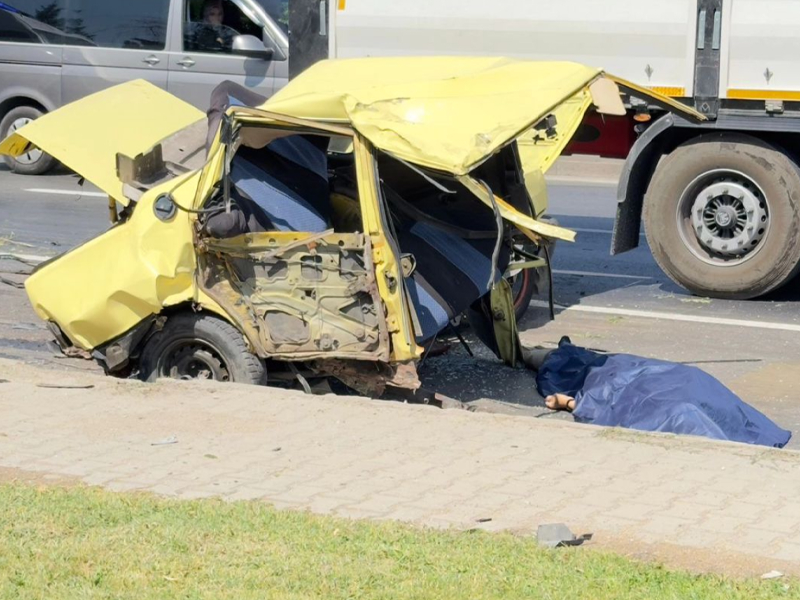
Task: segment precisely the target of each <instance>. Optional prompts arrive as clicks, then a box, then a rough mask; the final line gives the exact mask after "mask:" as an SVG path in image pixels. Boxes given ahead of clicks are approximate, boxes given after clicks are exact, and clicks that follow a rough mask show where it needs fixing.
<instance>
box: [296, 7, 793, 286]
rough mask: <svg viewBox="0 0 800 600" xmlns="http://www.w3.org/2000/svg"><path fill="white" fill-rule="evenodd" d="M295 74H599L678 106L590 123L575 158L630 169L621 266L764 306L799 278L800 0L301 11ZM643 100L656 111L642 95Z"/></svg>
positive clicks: (639, 104)
mask: <svg viewBox="0 0 800 600" xmlns="http://www.w3.org/2000/svg"><path fill="white" fill-rule="evenodd" d="M289 29H290V36H289V37H290V39H289V47H290V50H289V55H290V56H289V70H290V76H291V74H292V73H297V72H299V71H300V70H302V69H304V68H307V67H308V66H309V65H310V64H312V63H313V62H315V61H316V60H319V59H322V58H329V57H335V58H354V57H367V56H403V55H501V56H508V57H517V58H525V59H534V60H566V61H575V62H580V63H584V64H587V65H590V66H595V67H601V68H603V69H605V70H606V71H607V72H609V73H612V74H614V75H616V76H619V77H622V78H624V79H627V80H630V81H632V82H634V83H636V84H639V85H640V86H642V87H643V88H648V89H650V90H653V91H656V92H660V93H661V94H664V95H666V96H669V97H672V98H675V99H678V100H679V101H680V102H682V103H684V104H687V105H689V106H691V107H693V108H695V109H696V110H698V111H699V112H701V113H702V114H703V115H705V117H706V121H704V122H702V123H697V122H691V121H689V120H685V119H683V118H681V117H680V116H677V115H676V114H674V113H671V112H669V111H666V110H663V108H662V107H661V106H658V105H657V104H654V103H653V102H651V101H648V100H646V99H640V98H637V97H635V95H628V96H627V97H626V98H625V104H626V107H627V112H626V114H625V115H624V116H619V117H609V116H602V117H601V116H600V115H597V114H592V113H590V114H589V115H588V116H587V117H586V119H585V121H584V122H583V123H582V125H581V127H580V128H579V130H578V131H577V133H576V134H575V137H574V139H573V140H572V142H571V144H570V146H569V148H568V149H567V151H566V153H567V154H593V155H598V156H603V157H610V158H618V159H624V161H625V162H624V167H623V170H622V175H621V177H620V181H619V185H618V190H617V201H618V207H617V215H616V220H615V225H614V231H613V236H612V242H611V253H612V254H615V255H616V254H620V253H623V252H626V251H629V250H632V249H633V248H635V247H637V246H638V245H639V244H640V239H641V228H642V223H643V224H644V230H645V234H646V239H647V242H648V243H649V245H650V249H651V251H652V253H653V256H654V257H655V260H656V261H657V262H658V264H659V266H660V267H661V268H662V270H663V271H664V272H665V273H666V274H667V275H668V276H669V277H670V278H671V279H672V280H674V281H675V282H676V283H678V284H679V285H681V286H683V287H684V288H686V289H688V290H689V291H691V292H693V293H695V294H698V295H701V296H709V297H716V298H731V299H749V298H755V297H759V296H762V295H765V294H768V293H769V292H772V291H774V290H777V289H778V288H780V287H781V286H783V285H785V284H787V283H788V282H790V281H791V280H792V279H793V278H795V276H796V275H797V274H798V271H799V270H800V170H798V164H800V162H798V161H799V160H800V157H798V150H800V145H798V142H800V68H798V67H800V58H798V56H800V37H798V35H797V32H798V30H800V2H797V1H791V0H789V1H787V0H668V1H665V0H640V1H639V2H635V3H633V2H630V1H628V0H604V1H603V2H598V1H597V0H561V1H560V2H552V0H526V1H525V2H520V1H519V0H495V1H494V2H490V3H489V2H469V1H465V0H404V1H403V2H397V1H395V0H323V1H322V2H320V0H292V2H291V3H290V7H289ZM643 97H646V96H645V95H644V94H643Z"/></svg>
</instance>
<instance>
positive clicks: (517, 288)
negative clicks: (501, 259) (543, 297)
mask: <svg viewBox="0 0 800 600" xmlns="http://www.w3.org/2000/svg"><path fill="white" fill-rule="evenodd" d="M537 279H538V275H537V270H536V269H523V270H522V271H520V272H519V273H518V274H517V275H516V276H515V277H514V279H513V281H509V283H510V284H511V289H512V291H513V292H514V314H515V315H516V318H517V323H519V322H520V321H522V318H523V317H524V316H525V313H526V312H527V311H528V308H529V307H530V305H531V300H532V299H533V296H534V294H536V293H537V292H538V290H539V285H538V281H537Z"/></svg>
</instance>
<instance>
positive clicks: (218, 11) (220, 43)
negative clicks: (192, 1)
mask: <svg viewBox="0 0 800 600" xmlns="http://www.w3.org/2000/svg"><path fill="white" fill-rule="evenodd" d="M198 16H200V17H201V18H202V21H195V22H193V23H187V25H186V37H185V40H184V49H185V50H187V51H194V52H213V53H217V52H222V53H228V52H230V51H231V49H232V48H233V38H235V37H236V36H237V35H238V32H237V31H236V30H235V29H233V28H232V27H229V26H228V25H226V24H225V23H224V21H225V8H224V2H223V0H205V2H204V3H203V11H202V12H201V13H200V15H198Z"/></svg>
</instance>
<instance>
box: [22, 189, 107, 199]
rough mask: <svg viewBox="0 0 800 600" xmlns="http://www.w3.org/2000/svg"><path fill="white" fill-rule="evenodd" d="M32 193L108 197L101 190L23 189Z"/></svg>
mask: <svg viewBox="0 0 800 600" xmlns="http://www.w3.org/2000/svg"><path fill="white" fill-rule="evenodd" d="M25 191H26V192H31V193H34V194H55V195H57V196H87V197H89V198H108V194H104V193H103V192H84V191H83V190H51V189H44V188H29V189H26V190H25Z"/></svg>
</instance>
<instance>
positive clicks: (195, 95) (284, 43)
mask: <svg viewBox="0 0 800 600" xmlns="http://www.w3.org/2000/svg"><path fill="white" fill-rule="evenodd" d="M288 4H289V0H0V139H5V137H6V136H7V135H8V134H9V133H10V132H12V131H14V130H16V129H18V128H19V127H22V126H23V125H25V124H26V123H27V122H29V121H30V120H32V119H36V118H37V117H39V116H41V115H42V114H43V113H46V112H48V111H52V110H55V109H56V108H58V107H60V106H62V105H63V104H67V103H69V102H72V101H74V100H77V99H79V98H81V97H83V96H86V95H88V94H91V93H93V92H97V91H99V90H101V89H103V88H107V87H110V86H112V85H116V84H118V83H122V82H124V81H129V80H132V79H146V80H148V81H150V82H151V83H153V84H155V85H157V86H159V87H162V88H164V89H166V90H168V91H169V92H171V93H172V94H174V95H175V96H178V97H179V98H182V99H184V100H186V101H188V102H190V103H191V104H194V105H195V106H197V107H198V108H200V109H202V110H205V109H206V108H207V107H208V104H209V98H210V95H211V91H212V90H213V89H214V87H216V86H217V84H219V83H220V82H221V81H223V80H225V79H229V80H231V81H234V82H236V83H239V84H241V85H244V86H246V87H248V88H250V89H252V90H253V91H255V92H258V93H259V94H262V95H264V96H271V95H272V94H273V92H275V91H276V90H278V89H280V88H281V87H283V86H284V85H285V84H286V83H287V82H288V79H289V64H288V55H289V41H288V18H289V15H288V12H289V9H288ZM6 160H7V162H8V164H9V166H10V167H11V168H12V169H13V170H14V171H16V172H18V173H26V174H31V175H36V174H41V173H44V172H46V171H47V170H49V169H50V168H52V167H53V165H54V164H55V160H54V159H53V158H51V157H50V156H48V155H46V154H43V153H41V152H39V151H32V152H30V153H28V154H26V155H24V156H21V157H17V158H16V159H6Z"/></svg>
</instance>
